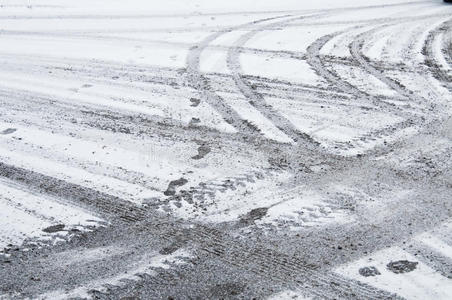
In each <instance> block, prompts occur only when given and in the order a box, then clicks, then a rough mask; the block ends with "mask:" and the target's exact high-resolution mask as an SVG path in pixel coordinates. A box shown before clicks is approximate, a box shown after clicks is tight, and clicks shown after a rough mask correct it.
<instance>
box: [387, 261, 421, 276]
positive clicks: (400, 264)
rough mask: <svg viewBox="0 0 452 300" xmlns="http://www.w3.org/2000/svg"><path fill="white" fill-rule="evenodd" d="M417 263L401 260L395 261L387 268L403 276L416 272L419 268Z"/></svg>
mask: <svg viewBox="0 0 452 300" xmlns="http://www.w3.org/2000/svg"><path fill="white" fill-rule="evenodd" d="M417 264H418V263H417V262H412V261H408V260H399V261H393V262H390V263H389V264H387V266H386V267H387V268H388V270H389V271H391V272H393V273H396V274H403V273H408V272H411V271H414V270H415V269H416V267H417Z"/></svg>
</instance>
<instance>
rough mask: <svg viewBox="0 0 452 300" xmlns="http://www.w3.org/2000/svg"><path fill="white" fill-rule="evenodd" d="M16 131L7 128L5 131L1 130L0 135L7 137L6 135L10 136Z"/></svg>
mask: <svg viewBox="0 0 452 300" xmlns="http://www.w3.org/2000/svg"><path fill="white" fill-rule="evenodd" d="M16 131H17V129H16V128H7V129H5V130H3V131H2V132H0V134H3V135H7V134H11V133H13V132H16Z"/></svg>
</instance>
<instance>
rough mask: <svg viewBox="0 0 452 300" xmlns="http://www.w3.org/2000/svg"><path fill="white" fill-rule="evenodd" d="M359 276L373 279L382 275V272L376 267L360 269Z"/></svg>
mask: <svg viewBox="0 0 452 300" xmlns="http://www.w3.org/2000/svg"><path fill="white" fill-rule="evenodd" d="M359 274H360V275H361V276H364V277H371V276H377V275H381V273H380V271H378V269H377V268H375V267H364V268H361V269H359Z"/></svg>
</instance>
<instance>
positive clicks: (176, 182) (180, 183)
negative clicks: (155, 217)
mask: <svg viewBox="0 0 452 300" xmlns="http://www.w3.org/2000/svg"><path fill="white" fill-rule="evenodd" d="M187 182H188V180H187V179H185V178H183V177H182V178H179V179H177V180H173V181H171V182H170V183H169V184H168V188H167V189H166V191H165V192H163V194H164V195H165V196H174V194H176V188H177V187H179V186H183V185H185V184H186V183H187Z"/></svg>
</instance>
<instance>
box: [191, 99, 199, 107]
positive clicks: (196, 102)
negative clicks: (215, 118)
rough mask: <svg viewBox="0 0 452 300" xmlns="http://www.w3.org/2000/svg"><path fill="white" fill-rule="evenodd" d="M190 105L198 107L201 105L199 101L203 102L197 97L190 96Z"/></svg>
mask: <svg viewBox="0 0 452 300" xmlns="http://www.w3.org/2000/svg"><path fill="white" fill-rule="evenodd" d="M190 102H191V104H190V106H191V107H196V106H198V105H199V103H200V102H201V100H199V99H197V98H190Z"/></svg>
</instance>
